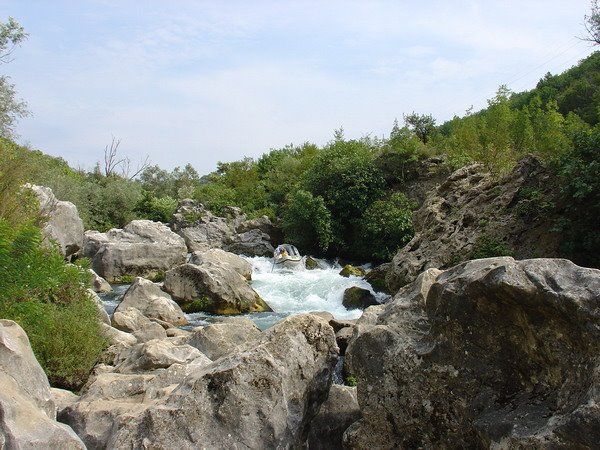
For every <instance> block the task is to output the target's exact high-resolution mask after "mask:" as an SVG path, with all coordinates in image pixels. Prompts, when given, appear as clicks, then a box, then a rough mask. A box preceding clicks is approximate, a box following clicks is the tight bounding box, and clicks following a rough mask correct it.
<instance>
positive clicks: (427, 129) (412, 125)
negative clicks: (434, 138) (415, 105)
mask: <svg viewBox="0 0 600 450" xmlns="http://www.w3.org/2000/svg"><path fill="white" fill-rule="evenodd" d="M404 123H405V124H406V127H407V128H409V129H410V130H411V131H412V132H413V133H414V134H415V135H416V136H417V137H418V138H419V140H420V141H421V142H422V143H423V144H427V142H428V141H429V140H430V138H431V135H432V134H433V133H434V132H435V119H434V118H433V117H432V116H431V114H427V115H425V114H417V113H416V112H414V111H413V112H412V113H411V114H408V115H406V116H404Z"/></svg>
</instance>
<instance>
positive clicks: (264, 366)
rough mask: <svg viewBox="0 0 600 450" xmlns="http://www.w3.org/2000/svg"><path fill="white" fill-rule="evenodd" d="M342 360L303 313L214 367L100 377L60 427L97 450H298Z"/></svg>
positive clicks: (318, 324)
mask: <svg viewBox="0 0 600 450" xmlns="http://www.w3.org/2000/svg"><path fill="white" fill-rule="evenodd" d="M336 360H337V347H336V345H335V339H334V335H333V330H332V329H331V327H330V326H329V325H328V324H327V323H326V322H325V321H323V320H322V319H320V318H318V317H315V316H311V315H305V316H294V317H290V318H288V319H286V320H284V321H282V322H280V323H279V324H277V325H275V326H274V327H273V328H271V329H270V330H268V331H267V332H265V333H263V334H262V335H261V338H260V339H259V340H257V341H255V342H252V343H250V344H249V346H248V347H246V348H244V349H243V351H240V352H238V353H234V354H231V355H229V356H226V357H224V358H221V359H219V360H218V361H215V362H213V363H211V364H209V365H207V366H197V367H191V366H193V363H191V364H186V365H179V364H174V365H173V366H171V367H169V368H168V369H159V370H158V371H157V372H158V373H157V374H156V375H142V374H137V375H125V374H116V373H108V374H102V375H99V376H98V377H97V378H96V379H95V380H93V381H92V383H90V384H88V386H87V387H86V388H85V390H84V392H83V393H82V396H81V399H80V401H79V402H78V403H77V404H76V405H75V406H74V407H72V408H67V409H66V410H65V413H64V414H63V415H62V416H61V420H65V421H66V422H67V423H69V424H71V426H73V427H74V429H76V430H77V432H78V433H79V435H80V436H81V437H82V439H83V440H84V442H85V443H86V444H87V445H88V446H89V447H90V448H144V446H146V447H148V446H151V447H152V448H181V449H191V448H200V447H205V448H297V447H299V446H301V445H302V444H303V443H304V442H305V440H306V437H307V432H308V425H309V423H310V421H311V420H312V418H313V417H314V416H315V415H316V413H317V411H318V409H319V406H320V405H321V403H322V402H323V401H324V400H325V398H326V396H327V392H328V390H329V387H330V384H331V375H332V372H333V368H334V366H335V363H336ZM161 371H164V372H161Z"/></svg>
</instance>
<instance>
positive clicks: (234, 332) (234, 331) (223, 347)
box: [188, 317, 261, 361]
mask: <svg viewBox="0 0 600 450" xmlns="http://www.w3.org/2000/svg"><path fill="white" fill-rule="evenodd" d="M260 336H261V332H260V330H259V329H258V327H257V326H256V325H255V324H254V322H252V321H251V320H250V319H248V318H246V317H232V318H228V319H225V320H224V321H223V322H219V323H214V324H211V325H207V326H205V327H202V328H197V329H195V330H194V332H193V333H192V335H191V336H190V337H189V338H188V344H190V345H191V346H193V347H195V348H197V349H198V350H200V351H201V352H202V353H204V354H205V355H206V356H208V357H209V358H210V359H212V360H213V361H214V360H217V359H219V358H221V357H222V356H225V355H228V354H230V353H233V352H234V351H235V350H237V349H238V348H240V347H242V346H244V345H247V344H248V342H251V341H252V340H255V339H258V338H259V337H260Z"/></svg>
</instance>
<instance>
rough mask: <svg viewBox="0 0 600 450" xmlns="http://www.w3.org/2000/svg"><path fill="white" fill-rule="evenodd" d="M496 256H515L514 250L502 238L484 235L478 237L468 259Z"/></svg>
mask: <svg viewBox="0 0 600 450" xmlns="http://www.w3.org/2000/svg"><path fill="white" fill-rule="evenodd" d="M496 256H514V251H513V249H512V248H510V246H509V245H508V244H507V243H506V242H505V241H504V240H503V239H502V238H500V237H498V236H491V235H483V236H481V237H480V238H479V239H477V241H476V242H475V246H474V247H473V251H472V252H471V254H470V255H469V257H468V258H467V259H481V258H493V257H496Z"/></svg>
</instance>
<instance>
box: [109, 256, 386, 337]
mask: <svg viewBox="0 0 600 450" xmlns="http://www.w3.org/2000/svg"><path fill="white" fill-rule="evenodd" d="M245 259H246V260H248V261H249V262H250V263H251V264H252V268H253V270H252V282H251V285H252V287H253V288H254V290H256V292H258V294H259V295H260V296H261V297H262V298H263V299H264V300H265V301H266V302H267V303H268V304H269V306H271V308H272V309H273V311H274V312H265V313H251V314H246V317H248V318H250V319H251V320H253V321H254V323H256V325H257V326H258V327H259V328H260V329H261V330H264V329H266V328H269V327H270V326H272V325H274V324H275V323H277V322H279V321H280V320H281V319H283V318H285V317H287V316H289V315H293V314H301V313H307V312H311V311H328V312H330V313H331V314H333V316H334V317H335V318H336V319H340V320H343V319H356V318H358V317H359V316H360V315H361V313H362V311H361V310H358V309H353V310H347V309H346V308H345V307H344V306H343V305H342V300H343V296H344V291H345V290H346V289H347V288H349V287H352V286H358V287H362V288H365V289H369V290H371V291H372V288H371V286H370V285H369V283H367V282H366V281H364V280H362V279H361V278H359V277H354V276H352V277H349V278H346V277H342V276H340V275H339V272H340V270H341V267H340V266H339V265H338V264H336V263H324V262H321V264H320V265H321V268H318V269H314V270H307V269H305V268H303V267H300V268H297V269H294V270H290V269H274V270H273V266H272V263H271V258H265V257H252V258H250V257H246V258H245ZM127 287H128V286H127V285H120V286H115V291H114V292H113V293H108V294H102V295H101V298H102V300H103V301H104V304H105V306H106V309H107V310H108V311H109V313H110V314H112V311H113V310H114V308H115V307H116V306H117V305H118V303H119V302H120V300H121V298H122V296H123V294H124V293H125V291H126V290H127ZM375 296H376V298H377V299H378V300H379V301H383V300H385V299H386V297H387V296H386V295H385V294H380V293H376V294H375ZM186 316H187V318H188V320H189V321H190V325H188V326H187V327H185V328H188V329H191V328H194V327H196V326H200V325H207V324H209V323H214V322H219V321H221V320H223V317H224V316H215V315H211V314H207V313H193V314H186Z"/></svg>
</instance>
